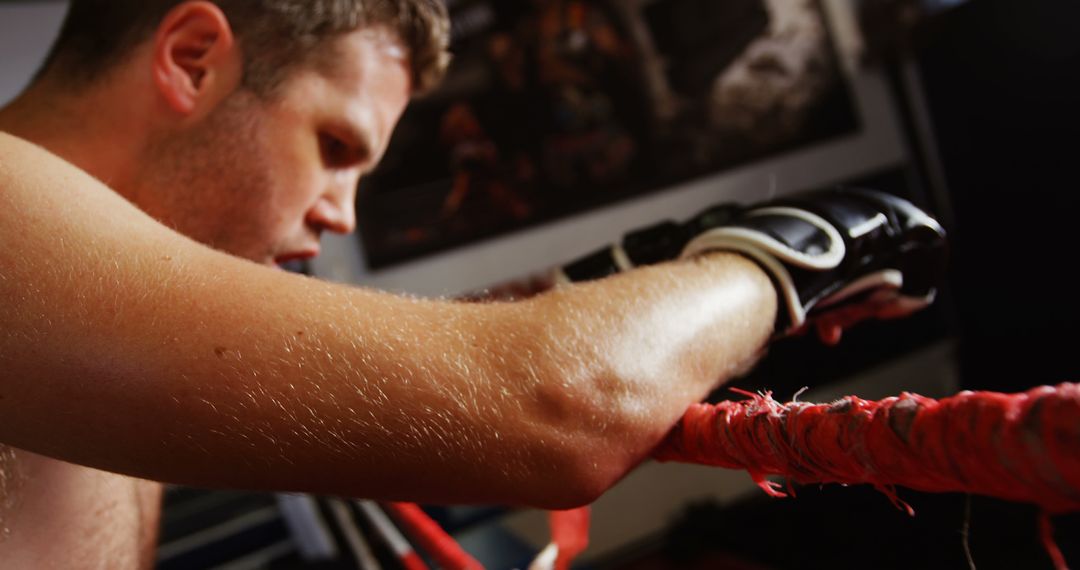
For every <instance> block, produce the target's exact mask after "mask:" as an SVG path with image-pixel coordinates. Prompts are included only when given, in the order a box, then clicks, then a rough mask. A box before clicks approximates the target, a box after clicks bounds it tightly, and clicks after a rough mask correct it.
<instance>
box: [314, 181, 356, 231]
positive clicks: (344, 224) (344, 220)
mask: <svg viewBox="0 0 1080 570" xmlns="http://www.w3.org/2000/svg"><path fill="white" fill-rule="evenodd" d="M355 202H356V184H355V182H353V183H340V184H332V185H331V186H330V187H329V188H328V189H327V190H326V192H324V193H323V194H322V196H319V199H318V200H316V201H315V204H314V205H312V207H311V209H310V210H308V214H307V223H308V225H310V226H313V227H314V228H315V229H317V230H320V231H321V230H328V231H331V232H334V233H339V234H348V233H352V231H353V230H355V229H356V204H355Z"/></svg>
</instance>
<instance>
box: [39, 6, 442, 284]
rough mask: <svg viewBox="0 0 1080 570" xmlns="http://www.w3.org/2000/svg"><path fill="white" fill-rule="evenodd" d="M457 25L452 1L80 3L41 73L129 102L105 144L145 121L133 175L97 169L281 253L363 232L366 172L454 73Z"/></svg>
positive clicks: (142, 199)
mask: <svg viewBox="0 0 1080 570" xmlns="http://www.w3.org/2000/svg"><path fill="white" fill-rule="evenodd" d="M447 35H448V23H447V18H446V14H445V9H444V8H443V7H442V4H441V3H440V0H214V1H213V2H207V1H178V0H141V1H139V0H109V1H104V0H72V2H71V6H70V11H69V14H68V18H67V20H66V21H65V23H64V25H63V27H62V30H61V34H60V38H59V39H58V40H57V44H56V46H55V47H54V49H53V52H52V53H51V54H50V56H49V58H48V60H47V61H46V64H45V67H44V68H43V70H42V73H41V74H40V76H39V83H41V84H46V85H50V86H52V87H50V89H52V90H54V91H56V90H58V89H61V88H62V89H64V90H66V91H68V92H70V93H71V94H72V96H73V98H75V99H77V98H78V96H79V94H80V93H81V92H86V93H90V92H97V93H108V94H109V95H108V96H107V97H99V98H98V99H97V100H98V101H102V100H104V101H106V102H107V103H105V104H106V105H107V106H116V108H114V109H112V110H113V111H114V112H115V111H117V110H119V111H121V112H126V114H127V116H128V117H129V118H127V119H124V120H123V121H124V122H127V123H129V126H128V128H127V129H126V130H125V129H115V130H112V131H111V132H110V129H108V128H107V127H106V128H103V129H99V131H103V134H102V135H101V137H102V138H103V139H106V140H100V141H94V142H96V144H99V145H102V146H103V147H105V146H107V145H110V144H113V143H114V142H119V141H110V140H108V139H109V138H110V137H116V136H118V135H117V133H119V132H125V133H137V135H136V136H133V137H132V138H138V139H139V142H140V144H139V145H138V148H137V150H133V151H132V152H130V153H128V154H130V155H132V156H130V160H129V161H127V162H128V164H127V165H126V166H125V167H124V168H123V170H124V172H123V173H121V172H118V171H119V170H121V168H114V169H113V171H109V170H108V169H103V171H98V172H95V173H96V174H98V175H99V176H100V177H103V178H106V177H109V178H112V179H111V180H109V179H107V180H105V182H106V183H109V184H111V185H112V186H113V187H114V189H116V190H117V191H119V192H120V193H122V194H124V195H125V196H127V197H128V198H129V199H131V200H132V201H133V202H134V203H136V204H137V205H138V206H140V207H141V208H143V209H144V210H145V211H147V212H148V213H149V214H151V215H152V216H154V217H156V218H158V219H159V220H161V221H162V222H164V223H166V224H168V225H171V226H173V227H174V228H175V229H177V230H178V231H180V232H181V233H185V234H187V235H189V236H190V237H192V238H194V239H197V240H199V241H202V242H204V243H207V244H208V245H211V246H214V247H217V248H218V249H222V250H224V251H228V252H230V253H233V254H236V255H239V256H242V257H246V258H248V259H252V260H255V261H259V262H262V263H273V262H279V263H280V262H282V261H285V260H287V259H293V258H297V257H309V256H311V255H314V254H315V253H317V251H318V236H319V234H320V233H321V232H322V231H324V230H330V231H335V232H349V231H351V230H352V229H353V226H354V225H355V221H354V220H355V214H354V212H353V202H354V198H355V191H356V186H357V182H358V179H359V177H360V175H361V174H363V173H364V172H366V171H368V170H370V169H371V168H373V167H374V165H375V163H376V162H377V161H378V159H379V158H380V157H381V155H382V153H383V151H384V150H385V147H386V145H387V144H388V142H389V138H390V134H391V132H392V130H393V127H394V125H395V124H396V122H397V119H398V118H399V117H400V115H401V113H402V111H403V110H404V107H405V104H406V103H407V101H408V99H409V97H410V96H411V95H412V94H413V93H415V92H417V91H421V90H424V89H427V88H429V87H431V86H432V85H433V84H434V83H436V82H437V81H438V80H439V79H440V78H441V75H442V73H443V71H444V69H445V66H446V63H447V55H446V51H445V49H446V44H447V39H448V38H447ZM127 109H130V111H128V110H127ZM102 112H103V113H104V112H107V110H104V109H103V110H102ZM106 150H107V149H106V148H103V149H102V152H104V151H106ZM87 162H93V160H92V159H90V160H87ZM81 166H83V167H84V168H87V169H88V170H90V171H92V172H94V171H95V168H94V165H93V164H85V165H81Z"/></svg>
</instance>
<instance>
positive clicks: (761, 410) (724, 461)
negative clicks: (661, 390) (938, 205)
mask: <svg viewBox="0 0 1080 570" xmlns="http://www.w3.org/2000/svg"><path fill="white" fill-rule="evenodd" d="M741 393H742V394H744V395H747V396H749V399H747V400H741V401H727V402H720V403H718V404H697V405H694V406H692V407H691V408H690V409H689V410H687V412H686V414H685V415H684V416H683V418H682V421H681V422H680V423H679V424H678V426H677V427H676V428H675V429H674V430H673V431H672V432H671V434H670V435H669V436H668V437H667V438H666V439H665V440H664V442H663V443H662V444H661V445H660V447H659V448H658V449H657V450H656V452H655V458H656V459H658V460H661V461H679V462H686V463H699V464H705V465H713V466H717V467H726V468H731V469H744V470H746V471H748V472H749V473H750V475H751V476H752V477H753V478H754V481H756V482H757V484H758V485H759V486H760V487H761V488H762V489H764V490H765V492H767V493H769V494H770V495H774V496H785V493H783V492H782V491H781V486H780V485H778V484H777V483H775V482H772V481H769V480H768V479H766V477H768V476H770V475H781V476H784V477H787V478H788V479H789V481H790V480H793V481H795V482H798V483H841V484H870V485H873V486H874V487H876V488H877V489H879V490H881V491H882V492H884V493H885V494H886V495H888V496H889V497H890V498H891V499H892V500H893V502H894V503H896V504H897V505H898V506H901V507H903V508H904V509H906V510H907V511H908V512H909V513H910V512H912V510H911V507H909V506H908V505H906V504H904V503H902V502H901V501H899V499H897V497H896V493H895V487H896V486H903V487H909V488H911V489H917V490H921V491H928V492H953V491H956V492H964V493H973V494H979V495H988V496H992V497H998V498H1001V499H1007V500H1011V501H1018V502H1026V503H1034V504H1036V505H1039V506H1040V507H1042V508H1043V510H1044V511H1046V512H1047V513H1051V514H1056V513H1064V512H1069V511H1075V510H1080V385H1077V384H1061V385H1059V386H1053V387H1052V386H1042V387H1038V388H1032V389H1031V390H1028V391H1027V392H1023V393H1019V394H1001V393H997V392H961V393H960V394H957V395H955V396H952V397H949V398H944V399H941V400H934V399H932V398H925V397H923V396H919V395H916V394H910V393H903V394H901V395H900V396H899V397H891V398H886V399H884V400H880V401H876V402H875V401H867V400H863V399H861V398H857V397H855V396H847V397H845V398H842V399H840V400H837V401H836V402H833V403H830V404H810V403H804V402H798V401H792V402H789V403H780V402H777V401H775V400H773V399H772V395H771V393H768V392H766V393H764V394H750V393H747V392H741Z"/></svg>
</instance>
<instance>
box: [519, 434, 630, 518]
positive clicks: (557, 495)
mask: <svg viewBox="0 0 1080 570" xmlns="http://www.w3.org/2000/svg"><path fill="white" fill-rule="evenodd" d="M544 453H545V454H546V455H548V457H549V458H551V459H550V460H548V461H544V462H543V464H544V465H543V466H542V467H541V468H539V469H537V470H536V471H534V477H533V481H531V482H529V483H527V486H528V488H529V489H530V491H531V492H530V493H529V497H527V499H526V502H527V503H528V504H529V506H532V507H537V508H543V509H548V510H566V509H572V508H576V507H581V506H584V505H589V504H592V503H593V502H595V501H596V500H597V499H599V498H600V497H601V496H602V495H603V494H604V493H606V492H607V491H608V490H609V489H611V488H612V487H614V486H615V485H616V484H617V483H618V482H619V481H620V480H622V478H623V477H624V476H626V474H627V473H628V472H630V470H632V469H633V468H634V467H636V466H637V465H638V464H639V463H640V462H641V460H642V459H643V457H632V456H630V455H628V454H627V453H625V450H624V449H623V448H620V447H619V446H618V445H612V442H599V441H597V442H595V443H594V442H588V443H583V442H581V441H577V442H575V444H574V445H573V446H569V445H567V444H562V445H556V446H551V447H550V448H548V449H546V450H545V452H544Z"/></svg>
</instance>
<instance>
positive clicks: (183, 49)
mask: <svg viewBox="0 0 1080 570" xmlns="http://www.w3.org/2000/svg"><path fill="white" fill-rule="evenodd" d="M153 50H154V51H153V70H154V84H155V85H156V86H157V88H158V90H159V91H160V92H161V95H162V96H163V97H164V98H165V101H166V102H167V103H168V105H169V107H171V108H172V109H173V110H175V111H176V112H178V113H180V114H182V115H191V114H193V113H197V112H199V111H200V110H201V109H203V108H208V107H212V106H213V105H214V104H216V102H217V100H218V99H220V98H222V97H224V96H225V95H226V94H228V93H229V92H231V91H232V90H233V89H234V88H235V85H236V84H237V83H238V82H239V79H240V73H241V71H242V70H241V68H242V63H241V58H240V51H239V48H238V46H237V45H236V41H235V39H234V38H233V33H232V28H231V27H230V26H229V21H228V19H227V18H226V17H225V14H224V13H222V11H221V9H220V8H218V7H217V6H215V5H214V4H212V3H210V2H205V1H197V2H182V3H181V4H179V5H178V6H176V7H175V8H173V9H172V10H170V11H169V13H168V14H166V15H165V17H164V18H163V19H162V20H161V24H160V25H159V26H158V29H157V32H156V33H155V34H154V48H153Z"/></svg>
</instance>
